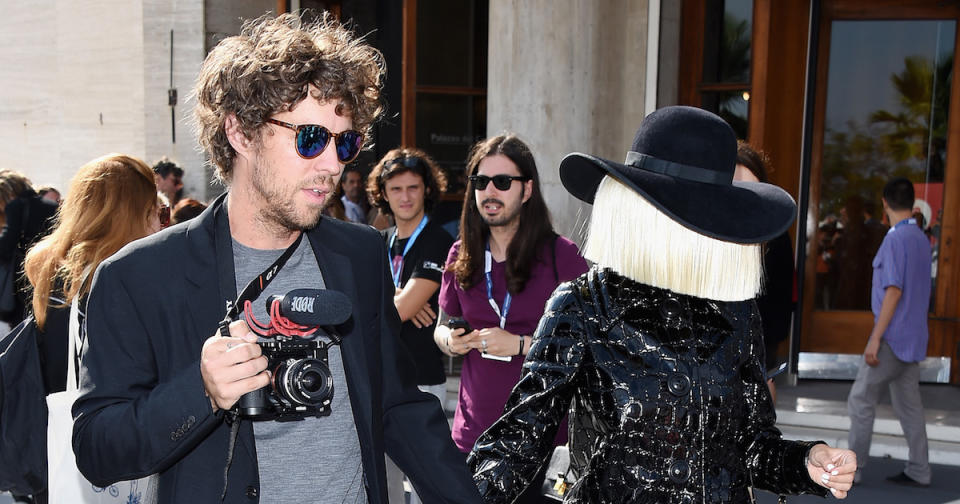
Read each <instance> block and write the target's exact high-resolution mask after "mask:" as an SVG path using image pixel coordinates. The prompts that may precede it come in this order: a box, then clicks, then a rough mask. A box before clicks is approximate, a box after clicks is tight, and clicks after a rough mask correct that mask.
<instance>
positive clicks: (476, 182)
mask: <svg viewBox="0 0 960 504" xmlns="http://www.w3.org/2000/svg"><path fill="white" fill-rule="evenodd" d="M491 180H492V181H493V187H496V188H497V189H499V190H501V191H509V190H510V186H511V185H513V181H514V180H519V181H521V182H526V181H528V180H530V177H516V176H511V175H494V176H492V177H488V176H486V175H470V182H473V186H474V187H476V188H477V190H478V191H483V190H484V189H486V188H487V184H489V183H490V181H491Z"/></svg>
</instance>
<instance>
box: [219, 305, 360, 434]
mask: <svg viewBox="0 0 960 504" xmlns="http://www.w3.org/2000/svg"><path fill="white" fill-rule="evenodd" d="M266 309H267V313H268V314H270V322H269V323H268V324H263V323H260V322H259V321H258V320H256V318H255V317H254V316H253V314H252V312H251V310H250V302H249V301H247V302H246V303H245V308H244V316H245V318H246V321H247V325H248V326H249V327H250V330H251V331H253V332H255V333H256V334H258V335H260V336H262V337H264V338H267V339H266V340H261V341H259V342H257V344H258V345H260V350H261V352H262V354H263V355H264V356H266V358H267V369H268V370H269V371H270V373H271V380H272V381H271V383H270V384H269V385H267V386H266V387H263V388H261V389H258V390H254V391H253V392H248V393H246V394H244V395H242V396H241V397H240V400H239V401H238V402H237V414H238V415H239V416H240V417H242V418H248V419H251V420H277V421H281V422H282V421H287V420H302V419H304V418H306V417H308V416H316V417H324V416H327V415H329V414H330V404H331V402H332V400H333V375H332V374H331V372H330V366H329V365H328V363H327V351H328V349H329V348H330V347H331V346H333V345H337V344H339V343H340V336H339V335H338V333H337V330H336V329H335V328H334V326H336V325H337V324H342V323H343V322H345V321H346V320H347V319H348V318H349V317H350V313H351V304H350V299H349V298H348V297H347V296H346V295H345V294H343V293H341V292H337V291H333V290H326V289H295V290H292V291H290V292H288V293H286V294H284V295H282V296H276V295H275V296H270V297H269V298H267V300H266ZM321 334H325V335H326V337H327V339H329V342H328V341H324V340H323V339H322V338H320V337H319V336H320V335H321Z"/></svg>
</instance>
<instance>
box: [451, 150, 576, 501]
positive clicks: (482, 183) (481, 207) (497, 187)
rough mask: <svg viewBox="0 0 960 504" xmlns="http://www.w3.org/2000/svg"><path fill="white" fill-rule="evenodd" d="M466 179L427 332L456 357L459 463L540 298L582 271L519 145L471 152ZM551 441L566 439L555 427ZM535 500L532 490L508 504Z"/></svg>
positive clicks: (518, 351) (497, 400) (505, 377)
mask: <svg viewBox="0 0 960 504" xmlns="http://www.w3.org/2000/svg"><path fill="white" fill-rule="evenodd" d="M467 175H468V176H469V181H470V183H469V185H468V187H467V193H466V197H465V199H464V203H463V213H462V215H461V217H460V236H459V241H457V242H455V243H454V245H453V247H452V248H451V249H450V254H449V255H448V257H447V262H446V269H445V271H444V273H443V279H442V281H441V286H440V310H441V311H440V314H439V317H440V318H439V322H438V323H437V328H436V330H435V331H434V340H435V342H436V344H437V346H438V347H439V348H440V349H441V350H442V351H443V352H445V353H447V354H448V355H463V356H464V361H463V370H462V372H461V375H460V394H459V402H458V404H457V411H456V413H455V416H454V420H453V440H454V442H456V444H457V447H458V448H460V450H461V451H462V452H463V453H464V457H466V454H467V453H469V452H470V450H471V449H472V448H473V444H474V442H475V441H476V440H477V438H478V437H479V436H480V434H481V433H482V432H483V431H485V430H486V429H487V428H488V427H490V425H492V424H493V422H494V421H495V420H497V419H498V418H500V415H501V414H502V413H503V407H504V405H506V403H507V398H508V397H509V396H510V391H511V390H512V389H513V386H514V385H516V383H517V381H518V380H519V379H520V370H521V367H522V365H523V359H524V356H525V355H526V352H527V350H528V349H529V348H530V341H531V338H530V335H531V334H533V331H534V329H536V327H537V323H538V322H539V321H540V317H541V316H542V315H543V307H544V305H545V303H546V301H547V298H549V297H550V294H551V293H552V292H553V290H554V289H555V288H556V287H557V285H559V284H560V283H561V282H566V281H569V280H572V279H574V278H577V277H578V276H580V275H581V274H583V273H584V272H586V271H587V263H586V261H585V260H584V259H583V258H582V257H581V256H580V253H579V250H578V249H577V246H576V245H575V244H574V243H573V242H571V241H570V240H568V239H566V238H564V237H562V236H558V235H557V233H555V232H554V230H553V226H552V225H551V223H550V214H549V212H548V210H547V205H546V203H545V202H544V200H543V194H542V193H541V191H540V177H539V175H538V173H537V166H536V163H535V161H534V159H533V154H532V153H531V152H530V149H529V148H528V147H527V145H526V144H524V143H523V142H522V141H521V140H520V139H518V138H517V137H516V136H514V135H500V136H496V137H493V138H488V139H486V140H483V141H481V142H480V143H478V144H477V145H475V146H474V147H473V150H472V152H471V154H470V158H469V160H468V162H467ZM451 318H455V319H460V320H458V321H457V322H458V323H454V322H453V321H452V320H451ZM461 320H462V321H465V322H466V325H468V326H469V329H470V330H469V331H468V330H467V329H464V328H463V326H464V324H463V323H462V322H461ZM454 326H456V328H453V327H454ZM556 441H557V443H558V444H562V443H564V442H565V441H566V433H565V431H564V430H562V429H561V435H559V436H558V438H557V440H556ZM544 469H545V468H544ZM540 499H541V497H540V496H539V489H532V490H531V491H530V492H528V493H527V494H525V495H524V496H522V497H521V498H520V499H519V500H517V501H516V502H520V503H528V502H539V501H540Z"/></svg>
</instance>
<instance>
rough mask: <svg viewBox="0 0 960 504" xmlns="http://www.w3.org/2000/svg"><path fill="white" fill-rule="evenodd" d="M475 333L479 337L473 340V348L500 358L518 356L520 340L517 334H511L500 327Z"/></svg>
mask: <svg viewBox="0 0 960 504" xmlns="http://www.w3.org/2000/svg"><path fill="white" fill-rule="evenodd" d="M475 332H476V333H477V335H476V337H475V338H474V339H473V343H472V346H473V348H475V349H477V350H479V351H480V352H481V353H488V354H492V355H497V356H500V357H510V356H513V355H517V349H518V348H519V343H518V342H519V340H518V339H517V338H518V336H517V335H516V334H511V333H509V332H507V331H504V330H503V329H500V328H499V327H487V328H485V329H480V330H479V331H475Z"/></svg>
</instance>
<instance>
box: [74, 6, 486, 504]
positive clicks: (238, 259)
mask: <svg viewBox="0 0 960 504" xmlns="http://www.w3.org/2000/svg"><path fill="white" fill-rule="evenodd" d="M383 68H384V65H383V61H382V58H381V56H380V54H379V53H378V52H377V51H376V50H375V49H373V48H371V47H370V46H368V45H366V44H365V43H363V42H362V41H361V40H359V39H357V38H355V37H354V36H353V35H352V34H351V33H350V31H348V30H347V29H345V28H344V27H343V26H341V25H340V24H339V23H337V22H336V21H334V20H332V19H330V18H329V17H326V16H324V17H322V18H321V19H320V20H319V21H318V22H316V23H312V24H309V25H307V24H303V23H301V22H300V21H299V19H298V18H296V17H295V16H290V15H283V16H280V17H278V18H268V17H265V18H261V19H258V20H255V21H253V22H249V23H247V24H246V25H245V26H244V28H243V30H242V32H241V34H240V35H239V36H236V37H230V38H227V39H225V40H223V41H222V42H221V43H220V44H219V45H218V46H217V47H216V48H214V50H213V51H211V53H210V54H209V55H208V57H207V59H206V61H205V62H204V64H203V67H202V69H201V72H200V76H199V78H198V80H197V85H196V90H195V92H196V97H197V106H196V112H195V118H196V123H197V130H198V136H199V139H200V144H201V145H202V146H203V147H204V149H205V150H206V152H207V154H208V156H209V157H210V160H211V162H212V163H213V165H214V166H215V168H216V173H217V176H218V178H219V179H220V180H221V181H222V182H224V184H225V185H227V187H228V189H229V191H228V192H227V193H226V194H225V195H224V196H221V197H220V198H218V199H217V200H216V201H215V202H214V203H213V204H212V205H211V206H210V208H208V209H207V210H206V211H205V212H204V213H203V214H201V215H200V216H199V217H197V218H196V219H193V220H191V221H189V222H188V223H186V224H183V225H178V226H174V227H171V228H169V229H168V230H166V231H164V232H162V233H159V234H157V235H154V236H153V237H152V238H150V239H146V240H141V241H139V242H137V243H136V244H135V245H133V246H131V247H127V248H126V249H124V250H123V251H121V252H120V253H118V254H117V255H115V256H114V257H112V258H111V259H109V260H107V261H105V262H104V263H103V265H102V266H101V268H100V269H99V270H98V272H97V273H96V275H95V278H94V284H93V289H92V292H91V295H90V300H89V305H88V309H87V324H88V325H87V327H88V334H89V335H90V337H89V338H86V342H85V344H84V348H83V359H82V366H83V375H84V377H85V378H84V383H83V384H82V389H81V397H80V399H79V400H78V401H77V403H76V404H75V412H76V415H77V420H76V424H75V428H74V450H75V451H76V454H77V465H78V467H79V468H80V470H81V471H82V472H83V473H84V475H85V476H86V477H87V478H89V480H90V481H91V482H92V483H94V484H96V485H99V486H105V485H107V484H110V483H113V482H116V481H118V480H125V479H131V478H138V477H142V476H144V475H147V474H158V485H157V486H158V488H159V495H158V501H159V502H163V503H166V502H170V503H173V502H258V501H259V500H261V499H262V500H263V501H264V502H331V503H332V502H336V503H342V502H374V503H386V481H385V479H386V478H385V475H384V453H386V454H388V455H390V457H391V458H392V459H393V460H395V461H396V462H397V463H398V465H400V467H401V468H402V469H403V471H404V472H405V473H406V474H408V475H409V476H410V477H411V479H412V480H413V482H414V486H415V487H416V490H417V492H419V493H420V495H422V496H428V497H427V500H428V501H429V502H479V497H478V495H477V493H476V489H475V487H474V486H473V483H472V480H471V478H470V475H469V474H468V472H467V471H466V468H465V466H464V461H463V459H462V455H460V454H459V453H458V451H457V450H456V448H454V446H453V444H452V443H451V442H450V437H449V436H450V433H449V429H448V427H447V421H446V418H445V417H444V415H443V412H442V410H441V408H440V405H439V403H438V402H437V401H436V399H434V398H433V397H431V396H430V395H427V394H425V393H422V392H420V391H418V390H417V388H416V380H415V374H414V367H413V364H412V363H411V362H409V359H408V357H406V355H407V354H406V353H405V352H403V351H402V350H401V349H400V346H399V345H400V343H399V341H398V338H397V335H398V333H399V327H400V320H399V318H398V316H397V312H396V309H395V308H394V305H393V294H394V287H393V285H392V283H391V282H390V279H389V275H388V271H389V268H388V262H387V251H386V247H385V245H384V243H383V240H382V238H381V237H380V235H378V234H377V233H376V232H375V231H374V230H372V229H370V228H368V227H366V226H358V225H353V224H349V223H344V222H340V221H336V220H333V219H322V218H321V212H322V211H323V208H324V206H325V205H326V204H327V203H328V199H330V198H331V195H332V194H333V192H334V188H335V187H336V184H337V182H338V179H339V177H340V174H341V173H342V170H343V168H344V166H345V165H346V163H349V162H350V161H352V160H353V159H354V158H355V157H356V155H357V153H358V152H359V150H360V149H361V148H362V147H363V146H364V139H365V137H366V134H367V133H368V132H369V129H370V125H371V124H372V123H373V122H374V120H375V119H376V118H377V116H378V115H379V114H380V112H381V105H380V89H381V84H382V79H383ZM304 237H306V239H304ZM170 258H176V267H175V268H171V267H168V268H156V267H154V265H155V264H158V262H159V261H160V260H165V261H169V260H170ZM298 288H300V289H302V288H308V289H317V288H324V289H329V290H331V291H339V292H340V293H342V294H343V295H345V298H346V299H347V300H349V303H344V302H343V300H342V298H341V300H340V301H338V302H337V303H328V304H322V303H318V304H319V305H320V306H318V308H317V309H316V310H315V311H310V310H311V308H310V307H311V306H312V304H309V303H307V304H304V303H302V302H300V301H302V300H300V301H296V300H297V299H298V298H293V299H294V300H295V301H296V302H295V303H293V304H292V305H291V306H290V307H289V310H291V313H289V314H288V315H290V317H291V318H293V314H292V313H293V312H294V311H296V310H298V309H300V310H308V311H310V315H311V316H312V318H311V320H313V322H312V324H313V325H314V326H322V330H320V331H319V332H318V333H316V334H318V336H316V337H315V338H314V339H310V340H305V339H299V338H297V339H289V340H287V338H288V337H289V338H294V337H295V334H297V331H305V332H308V333H309V332H311V331H312V328H310V327H307V328H303V327H299V328H298V326H296V325H295V323H294V321H292V320H286V319H284V318H283V313H285V312H283V311H282V310H283V308H281V307H280V306H279V304H278V303H277V304H273V305H271V312H270V313H269V314H268V313H267V309H266V307H265V303H264V301H266V300H268V299H270V298H271V296H273V295H283V294H285V293H287V292H289V291H291V290H292V289H298ZM238 293H239V296H238ZM327 294H332V293H330V292H324V291H319V293H317V294H312V296H314V297H312V298H304V299H306V300H307V301H312V300H317V299H321V301H322V299H332V300H336V299H337V298H333V297H324V296H326V295H327ZM291 295H293V294H291ZM338 306H339V308H337V307H338ZM225 307H226V308H225ZM225 312H226V314H225ZM257 321H260V322H257ZM264 321H270V322H271V323H267V322H264ZM277 333H279V335H277ZM265 337H268V338H270V339H273V340H274V343H273V344H272V345H277V344H281V343H282V344H284V345H288V344H296V345H306V346H308V347H309V348H311V349H313V350H311V351H310V352H309V353H304V354H299V353H297V354H294V356H293V357H291V358H290V359H288V360H283V359H280V360H278V359H275V358H273V357H270V355H271V354H273V352H274V351H272V350H269V348H270V347H271V344H267V343H265V342H264V338H265ZM258 338H259V339H260V341H258ZM306 341H309V343H306ZM278 342H279V343H278ZM258 343H259V344H258ZM297 359H299V360H297ZM294 361H295V362H294ZM318 361H319V362H318ZM275 362H279V364H276V365H275V364H273V363H275ZM268 363H269V365H268ZM286 366H288V368H286ZM295 368H296V369H300V370H301V372H295V371H293V370H294V369H295ZM321 380H322V381H321ZM278 390H279V391H281V392H282V391H284V390H285V391H287V392H286V393H278V392H277V391H278ZM251 393H252V394H253V395H250V394H251ZM277 419H279V420H294V421H284V422H280V421H275V420H277Z"/></svg>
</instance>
